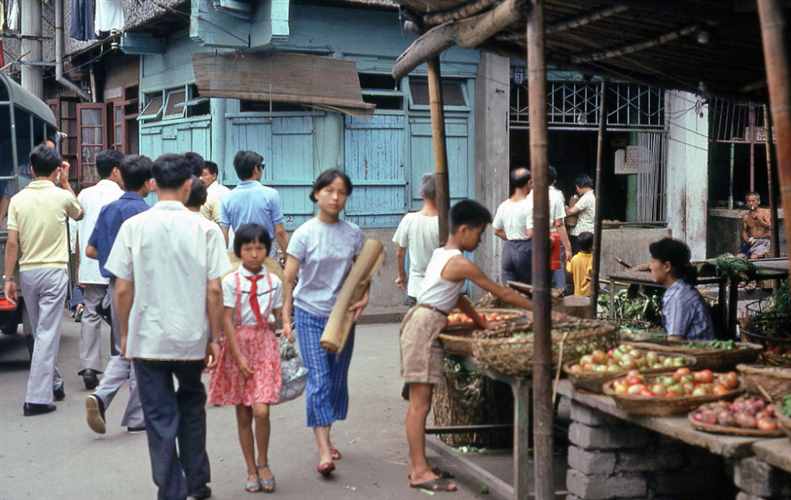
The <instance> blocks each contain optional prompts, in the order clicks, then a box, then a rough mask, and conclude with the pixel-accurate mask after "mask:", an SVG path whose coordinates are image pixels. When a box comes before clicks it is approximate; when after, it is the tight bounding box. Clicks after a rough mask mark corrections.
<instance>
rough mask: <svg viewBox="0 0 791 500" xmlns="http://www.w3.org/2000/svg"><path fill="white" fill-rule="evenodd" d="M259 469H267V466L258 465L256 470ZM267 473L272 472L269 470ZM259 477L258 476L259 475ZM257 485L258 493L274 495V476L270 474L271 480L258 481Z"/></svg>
mask: <svg viewBox="0 0 791 500" xmlns="http://www.w3.org/2000/svg"><path fill="white" fill-rule="evenodd" d="M261 469H269V466H268V465H259V466H258V470H261ZM269 472H272V471H271V470H270V471H269ZM259 477H260V474H259ZM258 484H259V485H260V486H261V489H260V490H259V491H263V492H264V493H274V492H275V475H274V474H272V478H271V479H259V480H258Z"/></svg>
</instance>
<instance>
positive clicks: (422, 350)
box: [401, 306, 448, 385]
mask: <svg viewBox="0 0 791 500" xmlns="http://www.w3.org/2000/svg"><path fill="white" fill-rule="evenodd" d="M447 323H448V318H447V316H445V315H444V314H442V313H439V312H437V311H432V310H431V309H427V308H425V307H418V306H415V307H413V308H412V309H410V310H409V311H408V312H407V313H406V316H404V320H403V321H402V322H401V376H402V377H403V378H404V382H406V383H407V384H432V385H435V384H439V383H441V382H442V380H443V376H442V359H443V358H444V357H445V351H444V350H443V349H442V346H441V345H440V343H439V340H438V337H439V333H440V331H442V329H443V328H445V325H447Z"/></svg>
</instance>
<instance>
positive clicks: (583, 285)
mask: <svg viewBox="0 0 791 500" xmlns="http://www.w3.org/2000/svg"><path fill="white" fill-rule="evenodd" d="M577 244H578V245H579V247H580V251H579V252H577V254H576V255H575V256H574V257H572V258H571V261H570V262H569V263H568V264H567V265H566V270H567V271H568V272H570V273H571V276H572V279H573V281H574V295H579V296H582V297H590V296H591V269H592V268H591V263H592V261H593V255H591V250H592V249H593V233H589V232H584V233H580V234H579V235H578V236H577Z"/></svg>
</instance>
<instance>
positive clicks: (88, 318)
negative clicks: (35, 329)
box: [77, 149, 124, 391]
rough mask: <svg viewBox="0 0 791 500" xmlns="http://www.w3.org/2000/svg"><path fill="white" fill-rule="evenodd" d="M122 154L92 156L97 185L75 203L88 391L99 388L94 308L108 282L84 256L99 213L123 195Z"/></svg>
mask: <svg viewBox="0 0 791 500" xmlns="http://www.w3.org/2000/svg"><path fill="white" fill-rule="evenodd" d="M123 159H124V155H123V154H122V153H121V152H120V151H116V150H114V149H108V150H105V151H101V152H99V153H98V154H97V155H96V172H97V173H98V174H99V179H100V180H99V182H97V183H96V185H94V186H91V187H88V188H85V189H83V190H82V191H80V194H79V195H78V196H77V200H78V201H79V202H80V206H82V210H83V213H84V216H83V218H82V219H81V220H80V221H79V222H77V244H78V246H79V252H80V253H79V256H80V257H79V258H80V266H79V277H78V280H77V282H78V283H79V286H80V288H81V289H82V296H83V301H84V302H83V303H84V312H83V316H82V329H81V333H80V371H79V372H78V373H79V375H81V376H82V380H83V383H84V384H85V388H86V389H88V390H89V391H91V390H93V389H95V388H96V386H97V385H99V378H98V375H99V374H100V373H102V360H101V349H100V344H101V338H102V318H101V316H100V315H99V312H98V311H97V307H99V306H100V305H101V304H102V300H103V299H104V296H105V295H106V294H107V286H108V285H109V283H110V280H108V279H107V278H105V277H104V276H102V274H101V272H100V271H99V261H97V260H95V259H89V258H88V257H87V256H86V255H85V249H86V248H87V247H88V240H89V239H90V238H91V234H92V233H93V228H94V227H95V226H96V219H98V218H99V212H101V211H102V208H104V206H105V205H108V204H110V203H112V202H114V201H115V200H117V199H118V198H120V197H121V196H122V195H123V194H124V192H123V190H122V189H121V185H122V184H123V180H122V179H121V170H120V167H121V162H122V161H123Z"/></svg>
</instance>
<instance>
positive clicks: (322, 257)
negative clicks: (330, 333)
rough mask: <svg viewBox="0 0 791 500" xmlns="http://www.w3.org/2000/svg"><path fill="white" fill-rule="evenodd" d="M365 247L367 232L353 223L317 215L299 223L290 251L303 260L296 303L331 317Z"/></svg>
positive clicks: (315, 314) (305, 309) (312, 312)
mask: <svg viewBox="0 0 791 500" xmlns="http://www.w3.org/2000/svg"><path fill="white" fill-rule="evenodd" d="M362 247H363V232H362V231H361V230H360V228H359V227H357V225H356V224H352V223H351V222H347V221H345V220H339V221H338V222H336V223H334V224H327V223H324V222H321V221H320V220H319V219H318V217H314V218H312V219H310V220H309V221H307V222H305V223H304V224H302V225H301V226H299V227H298V228H297V230H296V231H294V234H292V235H291V239H290V240H289V242H288V252H287V253H288V255H291V256H292V257H294V258H296V259H297V260H298V261H299V282H298V283H297V288H296V290H294V305H295V306H296V307H299V308H300V309H302V310H304V311H307V312H308V313H309V314H312V315H314V316H322V317H328V316H329V315H330V313H331V312H332V308H333V307H334V306H335V299H337V297H338V292H340V290H341V287H342V286H343V281H344V280H345V279H346V275H347V274H349V269H351V267H352V263H353V262H354V258H355V257H356V256H357V255H358V254H359V253H360V250H362Z"/></svg>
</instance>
